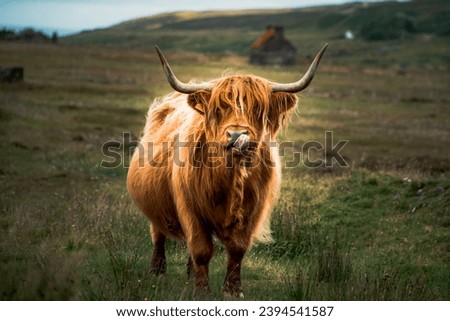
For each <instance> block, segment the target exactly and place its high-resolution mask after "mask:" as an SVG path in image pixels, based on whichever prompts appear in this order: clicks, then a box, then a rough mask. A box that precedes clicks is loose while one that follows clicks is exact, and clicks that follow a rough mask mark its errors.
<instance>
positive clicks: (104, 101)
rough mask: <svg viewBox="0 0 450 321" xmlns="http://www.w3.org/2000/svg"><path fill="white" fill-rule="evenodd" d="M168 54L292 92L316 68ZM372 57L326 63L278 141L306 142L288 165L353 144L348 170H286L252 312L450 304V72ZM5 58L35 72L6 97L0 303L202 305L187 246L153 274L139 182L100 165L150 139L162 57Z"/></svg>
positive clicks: (69, 53) (23, 51) (0, 90)
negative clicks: (259, 304) (269, 307)
mask: <svg viewBox="0 0 450 321" xmlns="http://www.w3.org/2000/svg"><path fill="white" fill-rule="evenodd" d="M336 41H337V43H338V44H339V41H341V40H336ZM434 43H435V44H436V45H435V46H434V47H433V48H441V47H442V45H441V44H439V43H440V42H439V39H437V40H435V42H434ZM320 45H321V43H317V44H315V46H314V48H310V49H311V50H312V51H315V50H316V49H315V48H316V47H317V49H318V48H319V47H320ZM358 45H361V46H364V43H360V44H356V45H355V46H358ZM404 46H407V44H404ZM417 47H419V46H417ZM330 50H331V51H333V50H334V49H333V41H331V42H330ZM444 53H445V52H444ZM421 55H422V53H421V52H419V53H417V52H416V55H413V54H412V53H411V57H413V58H414V59H417V57H421ZM447 55H448V48H447ZM167 56H168V58H169V61H171V62H172V67H173V68H174V69H175V70H176V72H177V74H178V75H179V77H180V78H181V79H183V80H188V79H190V78H193V76H195V77H194V78H197V79H201V80H206V79H212V78H215V77H219V76H220V75H222V73H223V71H224V70H226V69H228V73H232V72H233V71H236V72H250V73H254V74H258V75H260V76H263V77H267V78H269V79H271V80H274V81H280V82H281V81H292V80H294V79H296V77H298V75H299V74H300V73H302V72H303V71H304V69H305V68H306V65H307V62H306V61H299V62H298V64H297V65H296V66H295V69H292V68H290V69H283V68H278V69H274V68H268V67H267V68H263V67H254V66H248V65H247V64H246V58H245V57H242V56H235V55H224V56H217V55H200V54H193V53H184V52H170V51H169V52H168V55H167ZM372 59H377V57H373V58H372ZM379 59H380V60H383V57H380V58H379ZM392 59H394V60H395V57H392ZM363 60H364V57H363V56H362V55H360V56H358V57H357V61H358V63H356V64H352V63H351V62H349V61H348V60H347V59H344V60H339V59H331V58H330V60H328V59H327V56H325V57H324V60H323V63H322V65H321V66H320V68H319V71H318V74H317V76H316V78H315V80H314V83H313V85H312V86H311V87H310V88H308V90H306V91H305V92H303V93H301V95H299V96H300V104H299V108H298V110H297V112H296V114H295V115H293V117H292V119H291V122H290V125H289V126H288V127H287V129H285V130H284V131H283V133H282V135H281V137H280V141H292V142H293V143H294V147H293V148H290V149H288V150H287V151H286V156H285V159H286V161H287V162H288V161H289V158H290V157H291V155H292V151H301V149H302V146H303V144H304V143H305V142H308V141H311V140H314V141H318V142H321V143H324V138H325V131H332V132H333V135H334V141H335V143H336V142H337V141H338V140H340V139H345V140H349V142H348V144H347V145H346V146H345V147H344V148H343V149H342V154H343V155H344V156H345V159H346V160H347V161H348V163H349V167H347V168H341V167H339V166H333V167H332V168H324V167H319V168H316V169H308V168H306V167H305V166H302V165H299V166H296V167H294V168H285V169H284V173H283V175H284V181H283V187H282V193H281V198H280V201H279V203H278V205H277V206H276V208H275V210H274V212H273V218H272V227H273V234H274V238H275V242H274V243H273V244H270V245H257V246H255V247H254V248H253V249H252V250H251V252H250V253H249V254H248V255H247V256H246V258H245V260H244V268H243V286H244V290H245V296H246V299H248V300H449V299H450V289H449V284H450V282H449V281H450V269H449V259H450V255H449V254H450V247H449V244H450V242H449V241H450V231H449V228H450V215H449V206H450V195H449V193H450V191H449V188H450V180H449V167H450V165H449V150H448V145H449V143H450V135H449V134H450V131H449V128H450V127H449V124H450V112H449V102H450V92H449V91H448V88H449V83H450V74H449V72H448V65H446V64H445V63H442V60H438V61H437V62H436V61H435V63H434V64H431V65H420V64H418V65H414V66H411V67H407V68H400V67H398V66H396V65H391V64H390V65H389V66H388V67H386V66H380V65H379V64H377V63H376V64H365V63H364V61H363ZM0 61H1V62H2V64H5V65H11V66H12V65H23V66H24V67H25V81H24V82H23V83H20V84H0V138H1V139H0V149H1V153H0V184H1V185H0V186H1V187H0V188H1V193H0V228H1V233H0V244H1V246H0V261H1V264H0V274H1V276H2V277H1V279H0V299H2V300H186V299H192V290H193V284H192V281H188V279H187V277H186V274H185V263H186V260H187V253H186V249H185V246H184V245H183V244H179V243H176V242H174V241H171V242H169V244H168V261H169V262H168V273H167V275H165V276H161V277H153V276H150V275H149V258H150V253H151V249H152V246H151V243H150V238H149V233H148V225H147V221H146V219H145V218H144V216H143V215H142V214H141V213H140V212H139V211H138V210H137V208H136V207H135V206H134V204H133V203H132V201H131V199H130V197H129V196H128V195H127V192H126V187H125V177H126V172H127V170H126V168H124V166H120V167H117V168H103V167H101V166H100V163H101V161H102V160H104V156H103V155H102V145H103V143H105V142H107V141H118V142H121V140H122V134H123V133H124V132H130V133H133V134H134V135H136V136H139V134H140V131H141V130H142V128H143V125H144V122H145V113H146V110H147V108H148V106H149V104H150V103H151V102H152V101H153V99H154V98H156V97H158V96H160V95H163V94H165V93H168V92H169V91H170V88H169V86H168V85H167V83H166V80H165V77H164V75H163V71H162V69H161V66H160V64H159V61H158V60H157V57H156V55H155V54H154V53H153V52H152V51H139V50H125V49H111V48H108V49H102V48H99V47H81V46H73V45H72V46H69V45H59V46H55V45H38V44H34V45H33V44H25V43H0ZM439 61H440V63H439ZM126 147H128V146H126ZM126 154H127V153H125V155H124V164H125V165H126V163H127V161H128V157H127V155H126ZM326 156H327V155H321V154H318V155H316V157H326ZM216 248H217V252H216V255H215V257H214V258H213V261H212V266H211V269H210V273H211V285H212V290H213V295H212V297H211V299H222V297H221V294H220V293H221V292H220V288H221V284H222V282H223V278H224V275H225V254H224V250H223V248H222V247H221V246H220V244H217V247H216ZM267 289H271V290H270V291H268V290H267Z"/></svg>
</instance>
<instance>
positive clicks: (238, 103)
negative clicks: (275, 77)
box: [208, 76, 271, 125]
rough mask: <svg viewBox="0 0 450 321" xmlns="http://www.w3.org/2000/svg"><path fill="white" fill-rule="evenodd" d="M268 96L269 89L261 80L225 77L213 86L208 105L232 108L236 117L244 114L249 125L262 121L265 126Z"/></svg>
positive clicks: (211, 111)
mask: <svg viewBox="0 0 450 321" xmlns="http://www.w3.org/2000/svg"><path fill="white" fill-rule="evenodd" d="M270 95H271V89H270V87H269V86H268V84H267V82H266V81H264V80H262V79H259V78H257V77H249V76H234V77H227V78H223V79H220V80H219V81H218V82H217V83H216V85H215V86H214V89H213V91H212V93H211V99H210V104H209V105H210V106H214V108H220V109H225V108H232V111H233V112H234V113H235V114H236V115H239V114H244V115H245V117H246V118H247V119H248V120H249V121H250V123H251V124H257V123H260V122H261V120H262V121H263V124H264V125H266V124H267V121H268V116H269V102H270ZM214 112H215V111H214V110H209V111H208V113H214Z"/></svg>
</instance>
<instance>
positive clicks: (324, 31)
mask: <svg viewBox="0 0 450 321" xmlns="http://www.w3.org/2000/svg"><path fill="white" fill-rule="evenodd" d="M268 24H274V25H276V24H280V25H284V27H285V29H286V36H287V38H288V39H289V40H291V41H292V42H293V43H294V44H295V45H296V46H297V47H298V48H299V51H298V52H299V56H300V57H306V56H307V55H310V54H313V52H314V51H315V50H316V49H317V48H319V47H320V45H321V44H323V43H325V42H329V43H331V44H332V46H330V50H329V52H328V56H329V57H333V58H334V59H333V60H334V61H333V62H334V63H355V62H356V63H362V64H377V61H376V60H377V57H378V56H379V55H380V54H382V55H383V56H385V59H383V60H384V64H387V65H392V63H399V60H401V61H400V64H401V65H402V66H409V65H420V66H422V65H425V64H428V63H430V64H433V65H436V64H437V65H445V66H447V65H448V64H449V63H450V59H449V54H448V46H447V43H448V40H447V37H448V36H449V35H450V3H449V2H448V1H444V0H432V1H424V0H416V1H411V2H382V3H370V4H368V3H366V4H363V3H351V4H345V5H340V6H324V7H313V8H303V9H280V10H247V11H245V10H244V11H215V12H176V13H168V14H161V15H157V16H151V17H144V18H139V19H135V20H131V21H127V22H124V23H121V24H118V25H115V26H112V27H110V28H106V29H97V30H92V31H84V32H81V33H79V34H76V35H72V36H68V37H65V38H63V39H62V42H63V43H67V44H80V45H97V46H102V47H112V48H124V49H125V48H126V49H135V50H145V51H147V50H153V46H154V44H158V45H159V46H160V47H161V48H163V49H165V50H166V51H167V50H169V51H170V50H175V51H178V52H198V53H207V54H218V55H236V54H237V55H247V54H248V50H249V47H250V44H251V43H252V42H253V41H254V40H255V39H256V38H257V37H258V36H259V35H260V34H261V33H262V32H263V30H264V28H265V27H266V26H267V25H268ZM347 30H351V31H352V32H353V33H354V34H355V36H356V40H355V41H352V42H349V41H347V40H345V39H344V36H343V35H344V33H345V31H347ZM386 42H387V43H386ZM424 47H426V52H424Z"/></svg>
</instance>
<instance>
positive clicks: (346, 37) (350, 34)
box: [344, 30, 355, 40]
mask: <svg viewBox="0 0 450 321" xmlns="http://www.w3.org/2000/svg"><path fill="white" fill-rule="evenodd" d="M344 37H345V39H347V40H353V39H355V36H354V35H353V32H351V30H347V31H346V32H345V34H344Z"/></svg>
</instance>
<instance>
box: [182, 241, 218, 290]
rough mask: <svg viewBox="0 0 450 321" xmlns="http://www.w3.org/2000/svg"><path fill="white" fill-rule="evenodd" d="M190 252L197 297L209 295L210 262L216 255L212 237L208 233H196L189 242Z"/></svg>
mask: <svg viewBox="0 0 450 321" xmlns="http://www.w3.org/2000/svg"><path fill="white" fill-rule="evenodd" d="M188 248H189V252H190V254H191V257H192V262H193V266H194V269H195V291H194V294H195V295H202V294H208V293H210V292H211V290H210V288H209V276H208V272H209V261H210V260H211V258H212V256H213V253H214V245H213V241H212V237H211V235H210V234H208V233H204V232H202V233H195V235H192V239H191V240H190V241H188Z"/></svg>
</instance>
